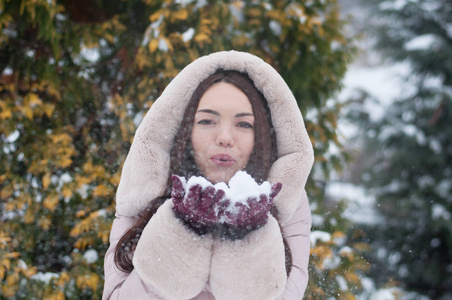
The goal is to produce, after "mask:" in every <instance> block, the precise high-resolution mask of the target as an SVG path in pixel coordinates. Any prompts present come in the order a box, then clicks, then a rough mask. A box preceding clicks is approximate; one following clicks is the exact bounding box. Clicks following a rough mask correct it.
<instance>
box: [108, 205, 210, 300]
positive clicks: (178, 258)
mask: <svg viewBox="0 0 452 300" xmlns="http://www.w3.org/2000/svg"><path fill="white" fill-rule="evenodd" d="M134 221H135V219H133V218H127V217H122V216H116V219H115V221H114V222H113V227H112V230H111V233H110V248H109V249H108V251H107V253H106V255H105V261H104V270H105V285H104V293H103V298H102V299H143V298H146V297H147V298H150V299H190V298H192V297H195V296H197V295H198V294H200V293H202V291H203V289H204V287H205V285H206V282H207V280H208V274H209V270H210V257H211V251H212V250H211V249H212V237H211V236H208V235H206V236H203V237H201V236H199V235H197V234H196V233H194V232H191V231H190V230H188V229H187V228H186V227H185V225H183V224H182V222H181V221H180V220H179V219H177V218H176V217H175V216H174V213H173V211H172V203H171V201H166V202H165V203H164V204H163V205H162V206H161V207H160V208H159V209H158V211H157V213H156V214H155V215H154V216H153V217H152V218H151V220H150V221H149V223H148V224H147V225H146V227H145V228H144V230H143V232H142V234H141V237H140V240H139V242H138V244H137V248H136V250H135V253H134V256H133V265H134V269H133V271H132V272H131V273H124V272H121V271H120V270H118V269H117V268H116V266H115V263H114V250H115V247H116V244H117V243H118V241H119V239H120V238H121V236H122V235H123V234H124V233H125V231H126V230H127V229H128V228H129V227H130V226H131V225H132V224H133V223H134ZM176 286H177V287H178V288H177V289H175V288H174V287H176Z"/></svg>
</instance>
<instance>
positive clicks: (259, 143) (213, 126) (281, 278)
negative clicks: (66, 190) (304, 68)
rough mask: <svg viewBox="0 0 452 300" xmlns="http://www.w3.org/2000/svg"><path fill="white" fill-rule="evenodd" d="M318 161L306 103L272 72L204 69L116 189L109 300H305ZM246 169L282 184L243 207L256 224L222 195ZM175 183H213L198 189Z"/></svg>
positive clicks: (165, 112) (166, 111)
mask: <svg viewBox="0 0 452 300" xmlns="http://www.w3.org/2000/svg"><path fill="white" fill-rule="evenodd" d="M312 163H313V150H312V145H311V143H310V140H309V137H308V135H307V132H306V129H305V127H304V123H303V119H302V116H301V114H300V112H299V109H298V107H297V103H296V101H295V99H294V97H293V95H292V93H291V91H290V89H289V88H288V86H287V85H286V83H285V82H284V80H283V79H282V78H281V76H279V74H278V73H277V72H276V71H275V70H274V69H273V68H272V67H271V66H270V65H268V64H266V63H265V62H263V61H262V60H261V59H259V58H257V57H255V56H253V55H251V54H248V53H241V52H236V51H230V52H218V53H214V54H211V55H209V56H205V57H202V58H199V59H197V60H196V61H194V62H193V63H191V64H190V65H188V66H187V67H186V68H185V69H184V70H182V71H181V73H180V74H179V75H178V76H177V77H176V78H175V79H174V80H173V81H172V82H171V83H170V84H169V85H168V87H167V88H166V89H165V91H164V92H163V93H162V95H161V97H160V98H159V99H158V100H157V101H156V102H155V103H154V104H153V106H152V108H151V109H150V110H149V112H148V113H147V115H146V117H145V118H144V120H143V122H142V123H141V125H140V126H139V128H138V129H137V132H136V135H135V139H134V142H133V144H132V147H131V149H130V152H129V154H128V156H127V159H126V162H125V164H124V167H123V171H122V176H121V181H120V184H119V187H118V191H117V199H116V201H117V205H116V210H117V211H116V219H115V221H114V223H113V227H112V231H111V236H110V243H111V245H110V248H109V250H108V251H107V254H106V256H105V287H104V295H103V298H104V299H122V298H127V299H145V298H147V299H284V300H290V299H301V298H302V297H303V294H304V290H305V288H306V285H307V280H308V275H307V264H308V260H309V231H310V225H311V218H310V211H309V205H308V201H307V197H306V193H305V191H304V185H305V183H306V180H307V177H308V175H309V172H310V170H311V167H312ZM240 170H244V171H246V172H247V173H249V174H250V175H251V176H252V177H253V178H254V179H255V180H256V181H257V182H258V183H262V182H264V181H268V182H271V183H273V184H275V185H273V186H272V189H271V192H270V193H269V194H267V195H265V197H257V198H258V199H259V201H256V198H255V199H254V200H253V199H251V198H248V199H247V201H248V202H247V204H246V205H242V206H240V207H239V208H240V209H243V211H244V212H245V213H244V214H240V213H239V214H238V215H240V216H242V217H243V216H251V215H252V216H253V217H252V218H248V219H247V218H244V217H243V218H242V219H240V218H237V217H236V216H235V215H233V216H232V217H230V215H227V213H226V212H225V209H221V205H223V204H224V203H225V202H224V199H225V198H227V197H225V196H224V193H221V192H223V191H222V190H221V189H218V190H216V189H215V187H213V184H215V183H219V182H225V183H228V181H229V179H231V177H233V175H234V174H235V173H236V172H237V171H240ZM172 175H179V176H184V177H185V178H186V179H189V178H191V177H192V176H204V177H205V178H206V179H207V180H209V181H210V182H212V185H211V186H208V187H207V188H204V187H200V186H194V188H193V189H190V190H189V191H188V190H187V189H185V190H184V182H183V181H184V179H183V178H182V177H178V176H172ZM281 184H282V189H281ZM215 186H216V185H215ZM219 191H221V192H219ZM220 199H223V200H220ZM250 199H251V200H250ZM206 201H207V202H206ZM253 201H254V202H253ZM229 202H230V201H229ZM229 202H227V204H226V205H229V204H230V203H229ZM189 203H191V204H192V205H191V206H190V205H189ZM193 203H198V204H199V203H204V204H205V203H208V204H209V205H211V206H214V205H217V209H215V210H213V209H211V207H210V208H208V206H205V205H204V206H202V205H198V204H193ZM201 206H202V207H201ZM206 207H207V208H206ZM223 208H224V207H223ZM209 209H210V210H209ZM252 209H253V211H251V210H252ZM270 209H271V214H267V212H268V211H269V210H270ZM222 213H223V214H224V215H222V216H221V218H220V216H219V215H220V214H222ZM229 217H230V218H229ZM220 220H221V221H220Z"/></svg>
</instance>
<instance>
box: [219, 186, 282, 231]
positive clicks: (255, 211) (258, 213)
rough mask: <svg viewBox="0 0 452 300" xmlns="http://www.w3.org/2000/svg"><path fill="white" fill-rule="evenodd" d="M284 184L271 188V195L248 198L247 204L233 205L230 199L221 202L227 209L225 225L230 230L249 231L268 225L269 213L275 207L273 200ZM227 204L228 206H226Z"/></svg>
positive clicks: (225, 211) (238, 203) (237, 203)
mask: <svg viewBox="0 0 452 300" xmlns="http://www.w3.org/2000/svg"><path fill="white" fill-rule="evenodd" d="M281 188H282V184H281V183H276V184H274V185H272V187H271V193H270V195H267V194H261V195H260V196H259V199H257V198H256V197H252V198H248V199H247V200H246V202H245V203H243V202H236V203H235V204H234V205H232V204H231V203H230V202H229V203H228V201H230V200H228V199H225V200H223V201H221V202H222V203H221V207H227V206H229V207H227V208H226V209H225V210H224V218H223V220H224V224H226V225H227V226H229V227H230V228H235V229H246V230H248V231H250V230H253V229H256V228H259V227H261V226H263V225H264V224H265V223H267V220H268V212H269V211H270V209H271V208H272V206H273V199H274V198H275V197H276V195H278V193H279V192H280V191H281ZM225 203H226V204H225Z"/></svg>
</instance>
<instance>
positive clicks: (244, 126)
mask: <svg viewBox="0 0 452 300" xmlns="http://www.w3.org/2000/svg"><path fill="white" fill-rule="evenodd" d="M237 126H239V127H241V128H253V124H251V123H249V122H240V123H239V124H238V125H237Z"/></svg>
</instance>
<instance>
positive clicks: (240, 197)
mask: <svg viewBox="0 0 452 300" xmlns="http://www.w3.org/2000/svg"><path fill="white" fill-rule="evenodd" d="M179 178H180V179H181V181H182V184H183V186H184V189H185V194H186V195H188V193H189V191H190V188H192V187H193V186H195V185H197V184H199V185H200V186H201V187H202V189H203V190H205V189H206V188H207V187H209V186H213V187H214V188H215V194H216V192H217V191H219V190H222V191H224V193H225V194H224V197H223V199H219V201H223V200H229V201H230V203H229V206H228V208H227V209H226V210H227V211H229V212H232V213H234V212H235V207H236V204H239V203H240V204H243V205H245V206H248V203H247V200H248V199H252V198H255V199H259V198H260V197H261V196H262V195H264V196H267V198H269V197H270V193H271V184H270V183H269V182H268V181H264V182H263V183H262V184H258V183H257V182H256V181H255V180H254V178H253V177H251V175H249V174H248V173H247V172H245V171H238V172H237V173H236V174H235V175H234V176H233V177H232V178H231V179H230V180H229V184H226V183H224V182H219V183H217V184H215V185H214V184H212V183H211V182H210V181H208V180H207V179H206V178H204V177H202V176H192V177H191V178H190V179H189V180H188V181H186V179H185V178H184V177H179Z"/></svg>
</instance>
